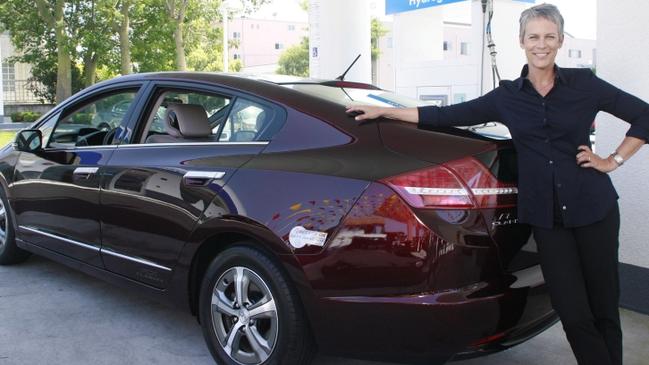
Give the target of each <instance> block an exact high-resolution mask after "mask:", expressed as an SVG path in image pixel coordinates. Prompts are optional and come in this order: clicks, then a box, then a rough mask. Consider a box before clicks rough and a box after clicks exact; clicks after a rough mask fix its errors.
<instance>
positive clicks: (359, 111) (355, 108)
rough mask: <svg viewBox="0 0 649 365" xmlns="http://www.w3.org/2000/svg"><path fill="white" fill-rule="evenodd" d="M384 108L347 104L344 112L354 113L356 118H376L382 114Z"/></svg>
mask: <svg viewBox="0 0 649 365" xmlns="http://www.w3.org/2000/svg"><path fill="white" fill-rule="evenodd" d="M385 109H386V108H384V107H380V106H371V105H348V106H347V110H346V113H347V114H351V115H356V116H355V117H354V119H356V120H365V119H376V118H378V117H381V116H383V114H384V113H385Z"/></svg>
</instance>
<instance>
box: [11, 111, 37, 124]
mask: <svg viewBox="0 0 649 365" xmlns="http://www.w3.org/2000/svg"><path fill="white" fill-rule="evenodd" d="M41 115H42V113H39V112H31V111H26V112H15V113H11V121H12V122H13V123H31V122H35V121H36V120H37V119H38V118H40V117H41Z"/></svg>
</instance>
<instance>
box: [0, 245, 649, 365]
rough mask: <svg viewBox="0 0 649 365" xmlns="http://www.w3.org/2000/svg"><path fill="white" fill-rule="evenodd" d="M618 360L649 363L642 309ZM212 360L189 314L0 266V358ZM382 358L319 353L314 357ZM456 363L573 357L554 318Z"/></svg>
mask: <svg viewBox="0 0 649 365" xmlns="http://www.w3.org/2000/svg"><path fill="white" fill-rule="evenodd" d="M622 314H623V317H622V319H623V320H622V322H623V327H624V331H625V338H624V341H625V343H624V345H625V351H626V353H625V364H626V365H647V364H649V348H648V346H647V344H649V316H644V315H640V314H638V313H635V312H631V311H623V312H622ZM8 364H12V365H13V364H17V365H23V364H53V365H56V364H65V365H81V364H83V365H86V364H95V365H100V364H110V365H114V364H120V365H128V364H174V365H175V364H183V365H214V362H213V360H212V358H211V356H210V354H209V352H208V350H207V347H206V346H205V344H204V342H203V337H202V334H201V329H200V327H199V325H198V324H197V322H196V320H195V319H194V318H193V317H192V316H191V315H189V314H187V313H183V312H181V311H179V310H176V309H174V308H170V307H167V306H165V305H162V304H159V303H157V302H154V301H151V300H148V299H146V298H144V297H143V296H141V295H139V294H138V293H134V292H132V291H128V290H125V289H122V288H119V287H115V286H113V285H110V284H107V283H105V282H103V281H101V280H97V279H94V278H93V277H90V276H87V275H85V274H83V273H80V272H77V271H74V270H72V269H68V268H67V267H65V266H63V265H59V264H57V263H54V262H51V261H49V260H46V259H43V258H40V257H36V256H32V257H31V258H30V259H29V260H28V261H27V262H26V263H24V264H22V265H19V266H11V267H3V266H0V365H8ZM334 364H336V365H379V364H383V365H387V364H386V363H377V362H367V361H358V360H349V359H340V358H332V357H324V356H320V357H318V358H317V359H316V361H315V365H334ZM454 364H457V365H478V364H479V365H495V364H498V365H514V364H516V365H519V364H520V365H522V364H525V365H537V364H538V365H541V364H543V365H545V364H561V365H569V364H575V361H574V360H573V358H572V355H571V353H570V349H569V347H568V344H567V343H566V342H565V340H564V338H563V331H562V329H561V327H560V325H555V326H554V327H552V328H551V329H550V330H548V331H546V332H545V333H543V334H542V335H540V336H537V337H536V338H534V339H532V340H531V341H528V342H527V343H525V344H523V345H520V346H517V347H515V348H513V349H510V350H508V351H505V352H502V353H499V354H495V355H492V356H489V357H485V358H480V359H474V360H470V361H463V362H456V363H454Z"/></svg>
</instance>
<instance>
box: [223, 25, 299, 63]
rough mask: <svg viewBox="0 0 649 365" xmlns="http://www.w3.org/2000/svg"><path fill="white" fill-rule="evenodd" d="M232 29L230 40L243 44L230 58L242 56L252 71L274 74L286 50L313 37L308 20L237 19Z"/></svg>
mask: <svg viewBox="0 0 649 365" xmlns="http://www.w3.org/2000/svg"><path fill="white" fill-rule="evenodd" d="M228 31H229V34H228V39H229V40H230V41H237V42H238V43H239V46H238V47H237V48H234V47H231V48H230V58H231V59H235V60H236V59H240V60H241V62H242V64H243V69H242V71H243V72H249V73H274V72H275V70H276V69H277V61H278V60H279V57H280V55H281V54H282V52H284V51H285V50H286V48H288V47H291V46H293V45H296V44H299V43H300V41H301V40H302V38H303V37H308V36H309V32H308V24H307V23H303V22H292V21H284V20H274V19H253V18H235V19H233V20H231V21H230V23H229V24H228Z"/></svg>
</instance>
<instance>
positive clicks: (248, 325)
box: [211, 266, 279, 365]
mask: <svg viewBox="0 0 649 365" xmlns="http://www.w3.org/2000/svg"><path fill="white" fill-rule="evenodd" d="M211 308H212V325H213V327H214V331H215V333H216V337H217V339H218V341H219V344H220V345H221V348H222V349H223V351H225V353H226V354H227V355H228V356H229V357H230V358H231V359H232V360H234V361H235V362H237V363H239V364H245V365H257V364H262V363H263V362H264V361H266V360H267V359H268V358H269V357H270V355H271V354H272V352H273V350H274V349H275V345H276V344H277V334H278V322H279V321H278V316H277V308H276V304H275V299H274V298H273V295H272V293H271V291H270V289H269V287H268V285H267V284H266V283H265V282H264V280H262V278H261V277H260V276H259V275H257V273H255V272H254V271H252V270H251V269H249V268H247V267H242V266H235V267H232V268H230V269H228V270H227V271H225V272H224V273H223V274H222V275H221V276H220V277H219V279H218V280H217V281H216V284H215V285H214V289H213V291H212V302H211Z"/></svg>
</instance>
